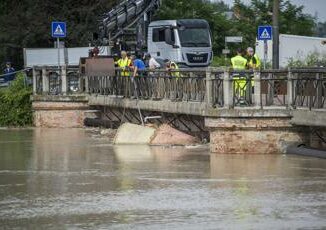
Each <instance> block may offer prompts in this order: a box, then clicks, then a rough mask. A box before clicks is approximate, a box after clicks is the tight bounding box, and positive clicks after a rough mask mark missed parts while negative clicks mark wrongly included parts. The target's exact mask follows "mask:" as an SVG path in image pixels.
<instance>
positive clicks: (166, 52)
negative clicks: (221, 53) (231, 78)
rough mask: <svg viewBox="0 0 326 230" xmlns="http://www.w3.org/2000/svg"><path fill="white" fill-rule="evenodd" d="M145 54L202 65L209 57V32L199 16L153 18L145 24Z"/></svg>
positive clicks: (210, 57)
mask: <svg viewBox="0 0 326 230" xmlns="http://www.w3.org/2000/svg"><path fill="white" fill-rule="evenodd" d="M147 47H148V53H150V54H151V56H153V57H155V58H160V59H170V60H172V61H174V62H176V63H178V64H179V65H180V66H181V67H206V66H208V65H209V64H210V63H211V61H212V58H213V52H212V42H211V33H210V29H209V25H208V23H207V21H205V20H203V19H180V20H162V21H153V22H151V23H150V24H149V27H148V37H147Z"/></svg>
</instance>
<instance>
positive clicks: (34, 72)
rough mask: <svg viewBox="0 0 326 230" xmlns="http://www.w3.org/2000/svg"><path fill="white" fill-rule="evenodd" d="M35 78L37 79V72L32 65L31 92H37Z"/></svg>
mask: <svg viewBox="0 0 326 230" xmlns="http://www.w3.org/2000/svg"><path fill="white" fill-rule="evenodd" d="M37 79H38V73H37V70H36V69H35V67H33V94H34V95H36V94H37Z"/></svg>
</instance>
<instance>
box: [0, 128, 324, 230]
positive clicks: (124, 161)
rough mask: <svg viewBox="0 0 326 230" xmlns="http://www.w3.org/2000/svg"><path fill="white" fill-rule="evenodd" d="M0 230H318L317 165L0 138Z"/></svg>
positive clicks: (68, 139) (70, 135)
mask: <svg viewBox="0 0 326 230" xmlns="http://www.w3.org/2000/svg"><path fill="white" fill-rule="evenodd" d="M0 145H1V147H0V229H322V228H324V229H325V228H326V160H322V159H317V158H306V157H299V156H284V155H216V154H215V155H214V154H209V151H208V149H207V148H203V147H201V148H182V147H175V148H167V147H148V146H112V145H111V144H110V143H109V142H108V140H107V139H106V138H103V137H99V136H96V135H94V134H92V133H89V132H86V131H85V130H81V129H32V130H0Z"/></svg>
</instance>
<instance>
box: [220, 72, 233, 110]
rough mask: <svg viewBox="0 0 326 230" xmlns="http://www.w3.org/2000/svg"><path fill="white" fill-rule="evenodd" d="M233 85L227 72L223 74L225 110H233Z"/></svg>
mask: <svg viewBox="0 0 326 230" xmlns="http://www.w3.org/2000/svg"><path fill="white" fill-rule="evenodd" d="M233 93H234V92H233V84H232V78H231V77H230V73H229V72H228V71H225V72H224V77H223V98H224V107H225V108H227V109H230V108H233Z"/></svg>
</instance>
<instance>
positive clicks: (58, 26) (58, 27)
mask: <svg viewBox="0 0 326 230" xmlns="http://www.w3.org/2000/svg"><path fill="white" fill-rule="evenodd" d="M51 34H52V37H53V38H57V49H58V68H59V71H60V38H65V37H66V35H67V29H66V23H65V22H52V24H51Z"/></svg>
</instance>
